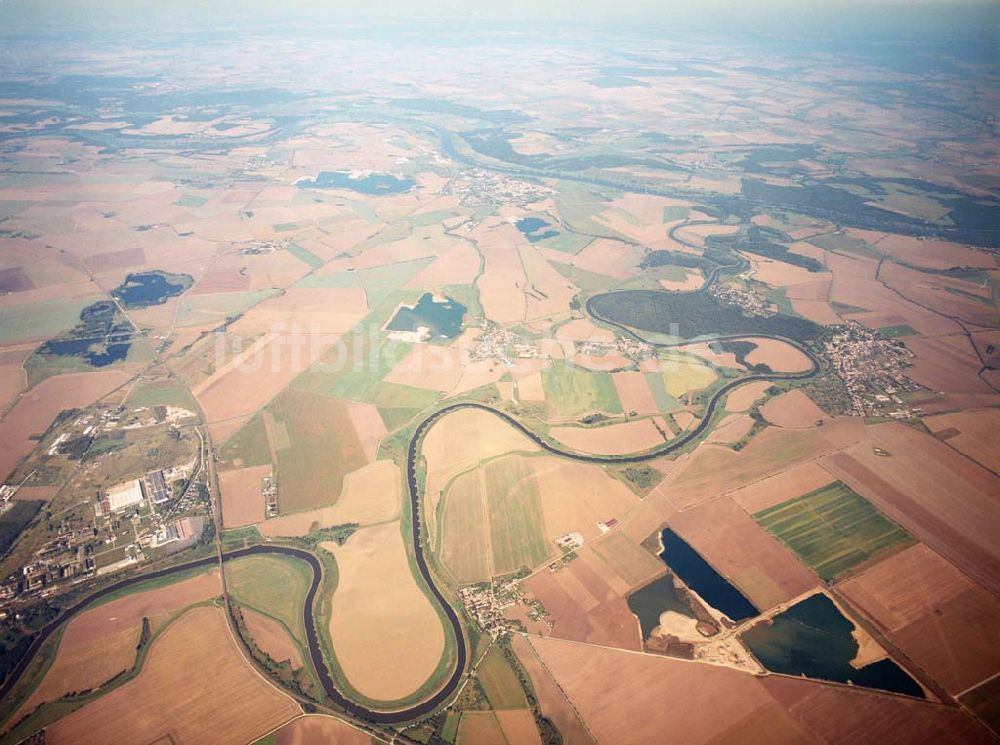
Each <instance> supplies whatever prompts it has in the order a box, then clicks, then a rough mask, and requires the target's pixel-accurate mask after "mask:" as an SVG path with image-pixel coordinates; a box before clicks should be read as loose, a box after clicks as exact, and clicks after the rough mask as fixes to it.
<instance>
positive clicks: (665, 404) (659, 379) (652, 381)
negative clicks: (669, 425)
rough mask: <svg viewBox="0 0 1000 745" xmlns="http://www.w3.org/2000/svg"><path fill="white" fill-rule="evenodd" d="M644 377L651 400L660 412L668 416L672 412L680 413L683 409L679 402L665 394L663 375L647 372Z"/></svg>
mask: <svg viewBox="0 0 1000 745" xmlns="http://www.w3.org/2000/svg"><path fill="white" fill-rule="evenodd" d="M645 377H646V385H648V386H649V390H650V392H651V393H652V394H653V400H655V401H656V405H657V407H658V408H659V409H660V411H663V412H665V413H667V414H670V413H671V412H674V411H681V410H682V409H683V408H684V406H683V404H681V402H680V401H678V400H677V399H676V398H674V397H673V396H671V395H670V394H669V393H667V386H666V381H665V380H664V377H663V373H658V372H648V373H645Z"/></svg>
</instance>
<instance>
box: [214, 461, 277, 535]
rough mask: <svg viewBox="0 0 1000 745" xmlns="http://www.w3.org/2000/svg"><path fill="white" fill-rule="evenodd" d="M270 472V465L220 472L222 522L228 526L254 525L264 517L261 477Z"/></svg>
mask: <svg viewBox="0 0 1000 745" xmlns="http://www.w3.org/2000/svg"><path fill="white" fill-rule="evenodd" d="M270 473H271V466H270V465H264V466H254V467H252V468H238V469H236V470H234V471H220V472H219V490H220V491H221V492H222V522H223V524H224V525H225V526H226V527H227V528H239V527H242V526H244V525H253V524H254V523H259V522H260V521H261V520H263V519H264V494H263V492H261V479H263V478H264V477H265V476H267V475H268V474H270Z"/></svg>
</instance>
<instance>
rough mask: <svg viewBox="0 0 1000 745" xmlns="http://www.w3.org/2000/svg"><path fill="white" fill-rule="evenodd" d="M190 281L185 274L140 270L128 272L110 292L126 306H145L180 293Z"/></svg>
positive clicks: (191, 281) (189, 284) (163, 301)
mask: <svg viewBox="0 0 1000 745" xmlns="http://www.w3.org/2000/svg"><path fill="white" fill-rule="evenodd" d="M192 283H193V280H192V278H191V277H190V276H188V275H187V274H168V273H167V272H141V273H139V274H129V275H128V276H127V277H125V281H124V282H123V283H122V284H121V285H119V286H118V287H117V288H115V289H114V290H112V292H111V294H112V295H114V296H115V297H116V298H118V300H119V301H120V302H121V304H122V305H124V306H125V307H126V308H145V307H146V306H147V305H160V304H161V303H165V302H166V301H167V298H171V297H174V296H176V295H180V294H181V293H182V292H184V291H185V290H186V289H188V288H189V287H190V286H191V285H192Z"/></svg>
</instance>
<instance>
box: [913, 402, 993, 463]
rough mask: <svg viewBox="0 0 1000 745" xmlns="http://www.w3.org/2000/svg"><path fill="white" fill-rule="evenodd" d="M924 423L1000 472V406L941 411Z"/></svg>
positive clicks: (950, 444) (960, 450) (964, 451)
mask: <svg viewBox="0 0 1000 745" xmlns="http://www.w3.org/2000/svg"><path fill="white" fill-rule="evenodd" d="M923 422H924V424H926V425H927V428H928V429H930V431H931V432H933V433H934V434H936V435H937V436H938V437H939V438H940V439H942V440H944V441H945V442H946V443H948V445H949V446H950V447H953V448H955V449H956V450H958V451H959V452H960V453H965V454H966V455H968V456H969V457H970V458H972V459H973V460H975V461H977V462H979V463H981V464H982V465H984V466H986V467H987V468H989V469H990V470H991V471H993V472H994V473H1000V409H979V410H977V411H959V412H955V413H951V414H940V415H938V416H931V417H924V420H923ZM953 430H954V432H953Z"/></svg>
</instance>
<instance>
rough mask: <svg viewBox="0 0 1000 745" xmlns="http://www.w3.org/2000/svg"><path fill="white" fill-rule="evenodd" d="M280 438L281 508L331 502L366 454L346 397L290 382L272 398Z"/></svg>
mask: <svg viewBox="0 0 1000 745" xmlns="http://www.w3.org/2000/svg"><path fill="white" fill-rule="evenodd" d="M271 409H272V411H273V413H274V418H275V423H276V425H278V426H276V428H275V429H276V434H277V435H278V437H277V438H276V439H279V440H280V439H281V437H280V430H281V425H284V426H285V428H286V429H287V432H288V447H286V448H282V447H280V445H281V443H280V442H279V443H278V448H277V449H278V468H277V476H278V504H279V505H280V509H281V511H282V512H294V511H296V510H305V509H311V508H314V507H322V506H323V505H327V504H333V502H334V501H336V499H337V497H339V496H340V490H341V486H342V485H343V483H344V476H346V475H347V474H348V473H350V472H351V471H356V470H357V469H359V468H361V466H363V465H364V464H365V463H366V462H367V458H366V456H365V453H364V449H363V448H362V446H361V442H360V441H359V440H358V435H357V432H356V431H355V429H354V424H353V423H352V422H351V418H350V415H349V414H348V413H347V409H346V408H345V407H344V404H343V402H341V401H336V400H334V399H332V398H328V397H326V396H321V395H318V394H315V393H309V392H306V391H300V390H297V389H295V388H289V389H287V390H286V391H285V392H284V393H282V394H281V395H280V396H278V398H277V399H275V401H274V403H272V404H271Z"/></svg>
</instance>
